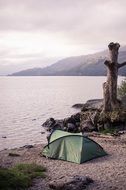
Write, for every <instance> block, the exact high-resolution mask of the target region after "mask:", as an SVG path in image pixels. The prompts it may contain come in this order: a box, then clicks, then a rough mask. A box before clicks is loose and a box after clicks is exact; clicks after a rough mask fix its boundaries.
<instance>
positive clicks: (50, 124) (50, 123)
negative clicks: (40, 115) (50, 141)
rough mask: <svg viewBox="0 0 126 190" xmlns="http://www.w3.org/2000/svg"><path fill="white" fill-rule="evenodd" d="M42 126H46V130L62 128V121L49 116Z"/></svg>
mask: <svg viewBox="0 0 126 190" xmlns="http://www.w3.org/2000/svg"><path fill="white" fill-rule="evenodd" d="M42 126H43V127H45V128H47V131H52V130H55V129H63V127H64V121H63V120H55V119H54V118H49V119H47V120H46V121H45V122H44V123H43V124H42Z"/></svg>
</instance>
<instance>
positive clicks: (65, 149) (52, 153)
mask: <svg viewBox="0 0 126 190" xmlns="http://www.w3.org/2000/svg"><path fill="white" fill-rule="evenodd" d="M42 154H43V156H46V157H49V158H54V159H59V160H66V161H70V162H75V163H79V164H81V163H83V162H86V161H88V160H91V159H93V158H97V157H101V156H105V155H106V152H105V151H104V150H103V148H102V147H101V146H100V145H99V144H97V143H96V142H95V141H93V140H91V139H89V138H88V137H85V136H83V135H82V133H68V132H65V131H61V130H55V131H54V132H53V133H52V134H51V136H50V139H49V143H48V145H46V146H45V147H44V149H43V152H42Z"/></svg>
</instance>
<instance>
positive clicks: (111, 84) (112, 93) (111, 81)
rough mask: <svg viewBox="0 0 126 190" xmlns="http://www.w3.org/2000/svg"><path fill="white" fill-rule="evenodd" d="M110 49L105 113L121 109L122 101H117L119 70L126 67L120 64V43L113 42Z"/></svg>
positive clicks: (107, 65)
mask: <svg viewBox="0 0 126 190" xmlns="http://www.w3.org/2000/svg"><path fill="white" fill-rule="evenodd" d="M108 48H109V60H106V61H105V62H104V64H105V65H106V67H107V81H106V82H105V83H104V84H103V97H104V104H103V111H113V110H115V109H117V108H119V107H120V101H119V100H118V99H117V79H118V70H119V69H120V68H121V67H123V66H125V65H126V62H123V63H121V64H119V63H118V51H119V48H120V44H119V43H113V42H111V43H110V44H109V45H108Z"/></svg>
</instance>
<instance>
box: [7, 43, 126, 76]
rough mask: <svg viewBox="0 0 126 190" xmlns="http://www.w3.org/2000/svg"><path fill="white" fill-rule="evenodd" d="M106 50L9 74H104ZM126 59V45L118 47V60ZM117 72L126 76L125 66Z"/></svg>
mask: <svg viewBox="0 0 126 190" xmlns="http://www.w3.org/2000/svg"><path fill="white" fill-rule="evenodd" d="M107 55H108V51H107V50H106V51H102V52H99V53H95V54H90V55H82V56H75V57H68V58H66V59H62V60H60V61H58V62H56V63H54V64H52V65H51V66H48V67H45V68H33V69H27V70H23V71H20V72H16V73H13V74H11V75H10V76H104V75H106V67H105V66H104V61H105V59H106V58H107ZM123 61H126V46H124V47H122V48H120V52H119V62H123ZM119 74H120V75H122V76H126V67H123V68H122V69H120V71H119Z"/></svg>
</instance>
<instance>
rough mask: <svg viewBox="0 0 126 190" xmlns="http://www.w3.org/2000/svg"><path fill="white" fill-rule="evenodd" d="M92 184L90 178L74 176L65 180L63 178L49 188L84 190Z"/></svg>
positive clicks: (50, 184) (52, 182)
mask: <svg viewBox="0 0 126 190" xmlns="http://www.w3.org/2000/svg"><path fill="white" fill-rule="evenodd" d="M90 183H93V180H92V179H91V178H90V177H85V176H74V177H72V178H67V179H65V180H64V178H63V179H60V180H57V181H51V182H50V183H49V187H50V188H51V189H55V190H83V189H86V186H87V185H89V184H90Z"/></svg>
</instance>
